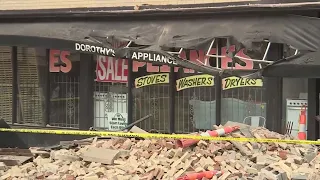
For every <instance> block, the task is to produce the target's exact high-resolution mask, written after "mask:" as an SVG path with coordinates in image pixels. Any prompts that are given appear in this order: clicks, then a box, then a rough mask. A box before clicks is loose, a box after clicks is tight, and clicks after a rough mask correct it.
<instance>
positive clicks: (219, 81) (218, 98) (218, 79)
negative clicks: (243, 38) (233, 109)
mask: <svg viewBox="0 0 320 180" xmlns="http://www.w3.org/2000/svg"><path fill="white" fill-rule="evenodd" d="M221 48H222V43H221V39H216V49H217V55H218V56H221ZM209 51H210V50H209ZM216 58H217V62H216V63H217V64H218V63H221V58H220V57H216ZM214 81H215V82H214V84H215V96H216V125H220V124H221V106H222V104H221V102H222V78H221V76H216V77H215V78H214Z"/></svg>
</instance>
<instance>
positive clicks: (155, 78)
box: [135, 73, 169, 88]
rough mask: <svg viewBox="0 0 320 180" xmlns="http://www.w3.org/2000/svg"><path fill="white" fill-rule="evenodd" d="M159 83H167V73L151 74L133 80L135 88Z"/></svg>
mask: <svg viewBox="0 0 320 180" xmlns="http://www.w3.org/2000/svg"><path fill="white" fill-rule="evenodd" d="M160 83H161V84H162V83H169V73H161V74H153V75H148V76H142V77H139V78H136V79H135V85H136V88H140V87H143V86H149V85H153V84H160Z"/></svg>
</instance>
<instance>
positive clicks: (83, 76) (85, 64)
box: [79, 54, 94, 130]
mask: <svg viewBox="0 0 320 180" xmlns="http://www.w3.org/2000/svg"><path fill="white" fill-rule="evenodd" d="M93 70H94V60H93V55H91V54H80V85H79V86H80V92H79V99H80V105H79V110H80V114H79V115H80V117H79V129H81V130H88V129H89V128H90V127H93V121H94V104H93V91H94V87H93V86H94V73H93Z"/></svg>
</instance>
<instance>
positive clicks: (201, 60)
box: [133, 45, 253, 73]
mask: <svg viewBox="0 0 320 180" xmlns="http://www.w3.org/2000/svg"><path fill="white" fill-rule="evenodd" d="M229 50H230V51H235V46H234V45H233V46H230V49H229ZM243 50H244V49H242V50H240V51H239V52H238V53H237V56H240V57H244V58H248V59H250V57H249V56H247V55H245V54H244V53H243ZM226 51H227V48H226V47H222V48H221V55H222V56H226V55H227V53H226ZM205 53H206V52H205V51H202V50H200V51H197V50H191V51H190V54H189V55H190V56H189V57H190V61H193V62H195V63H198V64H203V65H208V66H209V58H210V57H208V56H206V55H205ZM210 54H212V55H214V54H216V49H215V48H213V49H211V51H210ZM180 57H181V58H183V59H186V52H184V51H182V53H181V54H180ZM242 61H243V62H244V63H245V64H246V65H245V66H241V65H240V64H237V63H235V67H232V63H231V62H232V59H231V58H229V57H224V58H221V65H219V67H220V68H222V69H231V68H233V69H253V62H252V61H248V60H242ZM143 66H147V72H169V71H170V68H169V66H167V65H163V66H160V67H159V66H153V65H152V64H151V63H146V62H138V61H133V72H137V71H138V70H139V68H140V67H143ZM178 69H179V67H176V68H175V72H177V71H178ZM184 73H195V71H194V70H193V69H186V68H184Z"/></svg>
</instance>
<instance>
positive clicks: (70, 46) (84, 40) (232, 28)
mask: <svg viewBox="0 0 320 180" xmlns="http://www.w3.org/2000/svg"><path fill="white" fill-rule="evenodd" d="M0 26H1V28H0V45H19V46H31V47H46V48H58V49H66V50H72V51H78V52H82V53H91V54H100V55H106V56H113V57H119V58H127V59H133V60H138V61H146V57H148V56H152V57H159V58H160V59H162V61H158V62H152V61H150V59H149V60H147V61H148V62H151V63H157V64H167V65H170V66H181V67H186V68H192V69H195V70H196V71H200V72H204V73H208V74H211V75H223V74H225V73H227V74H230V73H231V71H230V70H222V69H219V68H214V67H208V66H204V65H199V64H195V63H192V62H190V61H185V60H184V59H182V58H180V57H179V53H178V52H174V53H172V52H168V51H166V50H165V49H167V48H175V49H196V50H206V51H209V50H210V48H211V46H212V43H213V42H214V41H215V39H219V38H224V39H226V40H227V42H228V44H234V45H235V47H236V48H235V49H236V50H235V52H232V53H231V52H230V53H228V56H229V57H230V58H232V59H233V60H236V54H237V52H238V51H239V50H240V49H241V48H245V49H247V50H249V51H258V50H257V49H256V48H255V46H254V44H255V43H256V42H265V41H268V42H269V43H280V44H286V45H289V46H291V47H294V48H295V49H297V51H299V52H300V53H299V54H296V55H295V56H294V57H290V59H296V58H298V57H300V58H301V57H306V56H311V55H315V54H311V53H315V52H318V51H319V50H320V19H318V18H310V17H304V16H294V15H283V16H279V15H278V16H277V15H275V16H259V17H250V16H241V17H232V18H230V17H221V18H219V19H215V18H206V19H197V20H186V19H184V20H154V21H151V20H144V21H107V22H106V21H100V22H96V21H95V22H92V21H91V22H37V23H7V24H5V23H2V24H0ZM114 42H128V45H127V46H125V47H121V48H113V47H112V46H111V44H112V43H114ZM132 44H134V45H135V46H132ZM134 54H135V56H134ZM137 54H140V55H137ZM316 55H318V54H316ZM164 59H166V60H165V61H164ZM276 60H277V59H275V60H269V61H268V62H270V61H276ZM314 60H315V61H318V60H317V59H316V58H314ZM264 61H265V59H263V60H261V61H260V62H259V63H264ZM170 62H171V63H170ZM266 62H267V61H266ZM283 62H286V63H287V64H288V62H289V61H286V60H282V61H281V62H280V61H279V63H274V64H273V65H272V63H269V64H271V65H269V66H267V67H266V68H264V69H260V70H256V71H257V72H258V74H260V75H267V74H266V73H265V74H264V73H263V71H264V70H266V69H268V68H269V69H270V68H271V67H276V66H278V67H281V66H280V65H281V63H283ZM275 64H276V65H275ZM289 64H290V63H289ZM291 64H292V63H291ZM310 64H312V63H309V64H308V65H309V66H310ZM300 65H301V64H300ZM233 74H237V73H233ZM240 74H241V75H243V72H241V73H240ZM256 74H257V73H256Z"/></svg>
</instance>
